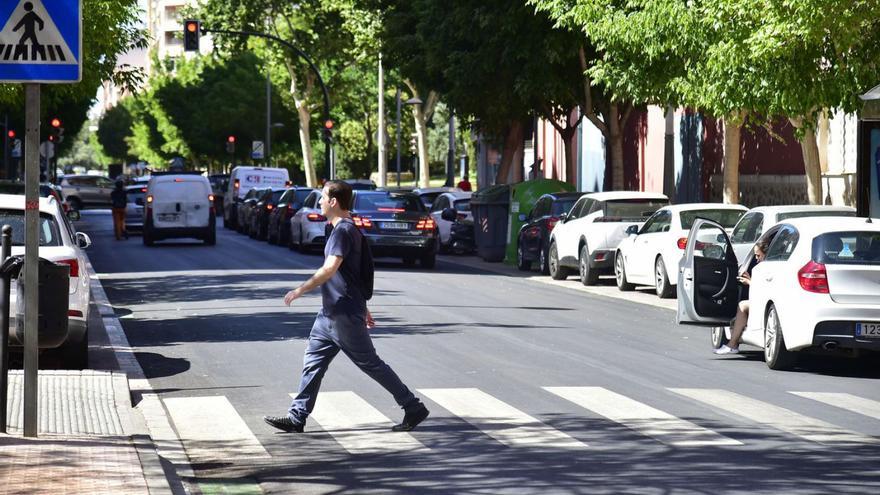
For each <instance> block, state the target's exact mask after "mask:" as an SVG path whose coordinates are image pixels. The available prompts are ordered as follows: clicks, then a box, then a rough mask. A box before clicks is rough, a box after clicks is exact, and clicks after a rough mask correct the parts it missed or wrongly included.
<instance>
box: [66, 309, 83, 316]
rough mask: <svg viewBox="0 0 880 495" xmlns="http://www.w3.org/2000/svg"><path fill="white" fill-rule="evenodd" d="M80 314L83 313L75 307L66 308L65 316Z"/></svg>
mask: <svg viewBox="0 0 880 495" xmlns="http://www.w3.org/2000/svg"><path fill="white" fill-rule="evenodd" d="M82 315H83V312H82V311H77V310H75V309H68V310H67V316H80V317H81V316H82Z"/></svg>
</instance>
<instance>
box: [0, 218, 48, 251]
mask: <svg viewBox="0 0 880 495" xmlns="http://www.w3.org/2000/svg"><path fill="white" fill-rule="evenodd" d="M0 225H9V226H10V227H12V245H13V246H24V212H23V211H22V210H0ZM38 229H39V232H40V246H61V245H62V244H63V243H62V240H61V233H60V231H59V230H58V223H57V222H56V221H55V218H54V217H53V216H52V215H49V214H48V213H40V223H39V226H38Z"/></svg>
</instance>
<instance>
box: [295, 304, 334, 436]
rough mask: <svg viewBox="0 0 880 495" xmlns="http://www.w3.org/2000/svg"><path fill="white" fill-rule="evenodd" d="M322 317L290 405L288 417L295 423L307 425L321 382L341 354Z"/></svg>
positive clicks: (312, 338)
mask: <svg viewBox="0 0 880 495" xmlns="http://www.w3.org/2000/svg"><path fill="white" fill-rule="evenodd" d="M321 320H322V317H321V316H318V318H317V319H316V320H315V324H314V326H313V327H312V332H311V334H310V335H309V345H308V347H307V348H306V352H305V356H304V357H303V370H302V378H301V379H300V383H299V392H298V393H297V394H296V397H294V399H293V402H291V403H290V408H289V409H288V410H287V416H288V417H289V418H290V419H291V421H293V422H294V423H298V424H305V422H306V418H307V417H308V416H309V414H310V413H311V412H312V410H313V409H314V408H315V400H317V398H318V390H319V389H320V388H321V380H322V379H323V378H324V373H326V372H327V367H328V366H330V362H331V361H333V358H334V357H336V354H338V353H339V347H338V346H337V345H336V343H335V342H333V340H332V339H331V338H330V336H329V335H327V332H326V329H325V326H324V323H325V322H323V321H321Z"/></svg>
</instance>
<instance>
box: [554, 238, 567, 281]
mask: <svg viewBox="0 0 880 495" xmlns="http://www.w3.org/2000/svg"><path fill="white" fill-rule="evenodd" d="M550 277H551V278H553V280H565V279H566V278H568V268H566V267H564V266H561V265H560V264H559V252H558V251H557V250H556V243H555V242H554V243H552V244H550Z"/></svg>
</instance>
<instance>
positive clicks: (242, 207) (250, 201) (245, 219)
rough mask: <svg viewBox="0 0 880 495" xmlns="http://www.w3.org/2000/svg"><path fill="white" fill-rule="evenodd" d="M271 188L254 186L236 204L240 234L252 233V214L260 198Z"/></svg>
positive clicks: (236, 219)
mask: <svg viewBox="0 0 880 495" xmlns="http://www.w3.org/2000/svg"><path fill="white" fill-rule="evenodd" d="M269 190H270V189H266V188H262V187H254V188H251V190H250V191H248V192H247V194H245V195H244V198H242V200H241V202H239V203H237V204H236V207H235V210H234V211H235V226H236V228H235V230H237V231H238V233H239V234H248V233H250V225H251V216H252V213H253V211H254V208H255V207H256V204H257V202H258V201H259V200H260V198H261V197H262V196H263V195H264V194H266V191H269Z"/></svg>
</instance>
